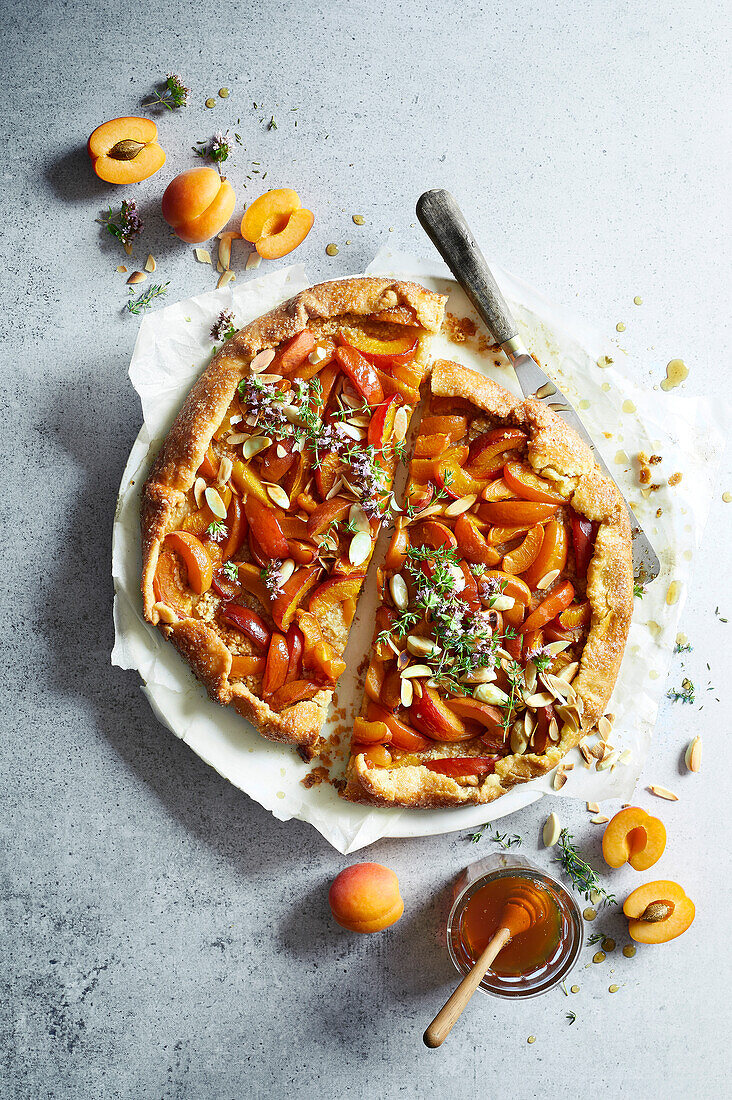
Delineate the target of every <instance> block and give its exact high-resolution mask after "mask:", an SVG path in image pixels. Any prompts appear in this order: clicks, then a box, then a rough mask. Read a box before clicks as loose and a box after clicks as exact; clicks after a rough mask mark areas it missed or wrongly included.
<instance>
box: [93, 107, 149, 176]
mask: <svg viewBox="0 0 732 1100" xmlns="http://www.w3.org/2000/svg"><path fill="white" fill-rule="evenodd" d="M157 138H158V128H157V126H156V125H155V123H154V122H153V121H152V119H149V118H137V117H135V116H134V115H125V116H124V117H122V118H113V119H112V120H111V121H110V122H103V123H102V125H101V126H97V128H96V130H95V131H94V133H93V134H92V135H91V137H90V138H89V141H88V142H87V146H86V148H87V152H88V154H89V156H90V157H91V159H92V166H93V168H94V171H95V172H96V174H97V175H98V176H99V178H100V179H102V180H104V181H105V182H106V183H139V182H140V180H146V179H148V178H149V177H150V176H153V175H154V174H155V173H156V172H157V171H158V169H159V168H162V167H163V165H164V164H165V153H164V152H163V150H162V149H161V148H160V146H159V145H158V141H157Z"/></svg>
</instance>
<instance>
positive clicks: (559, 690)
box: [541, 672, 574, 699]
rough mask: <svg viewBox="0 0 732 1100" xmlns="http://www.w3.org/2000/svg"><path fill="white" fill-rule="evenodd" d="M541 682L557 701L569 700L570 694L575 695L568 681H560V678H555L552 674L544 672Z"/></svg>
mask: <svg viewBox="0 0 732 1100" xmlns="http://www.w3.org/2000/svg"><path fill="white" fill-rule="evenodd" d="M541 681H542V683H543V684H544V685H545V686H546V687H547V688H548V689H549V691H550V692H551V693H552V695H553V696H554V697H555V698H556V699H569V696H570V692H571V693H572V695H574V691H573V690H572V685H571V684H568V683H567V682H566V680H560V678H559V677H558V676H553V675H552V674H551V672H542V674H541Z"/></svg>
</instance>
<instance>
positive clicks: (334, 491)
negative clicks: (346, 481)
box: [325, 477, 343, 500]
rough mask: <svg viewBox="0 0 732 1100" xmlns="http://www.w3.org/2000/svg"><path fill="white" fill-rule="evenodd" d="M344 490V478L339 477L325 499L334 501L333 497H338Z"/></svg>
mask: <svg viewBox="0 0 732 1100" xmlns="http://www.w3.org/2000/svg"><path fill="white" fill-rule="evenodd" d="M342 488H343V478H342V477H337V478H336V479H335V481H334V482H333V484H332V486H331V487H330V489H329V490H328V492H327V493H326V494H325V499H326V500H332V499H333V497H337V496H338V494H339V493H340V491H341V489H342Z"/></svg>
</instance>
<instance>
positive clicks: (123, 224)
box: [97, 199, 142, 255]
mask: <svg viewBox="0 0 732 1100" xmlns="http://www.w3.org/2000/svg"><path fill="white" fill-rule="evenodd" d="M97 221H98V222H99V224H100V225H105V226H106V227H107V229H108V230H109V232H110V233H111V234H112V236H113V237H116V238H117V240H118V241H119V242H120V243H121V244H122V245H123V246H124V249H125V252H127V254H128V255H129V253H130V251H131V250H132V242H133V240H134V239H135V237H136V236H137V235H138V233H141V232H142V218H141V217H140V215H139V214H138V213H137V204H136V203H134V202H128V201H127V199H123V201H122V206H121V207H120V209H119V210H118V211H117V212H116V213H115V212H114V211H113V210H112V207H111V206H110V207H109V209H108V210H107V213H106V214H104V215H103V217H101V218H97Z"/></svg>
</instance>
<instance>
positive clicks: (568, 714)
mask: <svg viewBox="0 0 732 1100" xmlns="http://www.w3.org/2000/svg"><path fill="white" fill-rule="evenodd" d="M554 712H555V714H556V715H557V718H559V719H561V721H562V722H563V723H564V725H565V726H568V727H569V729H570V730H571V731H572V733H577V731H578V730H579V728H580V720H579V713H578V710H577V705H576V704H575V703H568V704H567V705H566V706H561V707H560V706H556V707H555V708H554Z"/></svg>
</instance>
